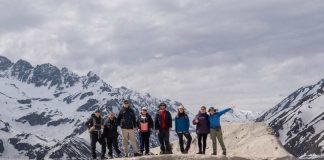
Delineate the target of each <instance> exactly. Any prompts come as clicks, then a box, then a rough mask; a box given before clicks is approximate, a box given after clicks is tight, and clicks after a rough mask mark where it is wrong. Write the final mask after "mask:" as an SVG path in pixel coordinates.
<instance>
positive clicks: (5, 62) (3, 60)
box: [0, 56, 13, 70]
mask: <svg viewBox="0 0 324 160" xmlns="http://www.w3.org/2000/svg"><path fill="white" fill-rule="evenodd" d="M12 65H13V63H12V62H11V61H10V60H9V59H8V58H7V57H4V56H0V70H6V69H8V68H9V67H11V66H12Z"/></svg>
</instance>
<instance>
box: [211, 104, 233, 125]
mask: <svg viewBox="0 0 324 160" xmlns="http://www.w3.org/2000/svg"><path fill="white" fill-rule="evenodd" d="M230 110H231V109H230V108H227V109H224V110H222V111H219V112H215V113H214V114H213V115H209V126H210V128H211V129H215V128H219V127H220V116H222V115H223V114H224V113H226V112H228V111H230Z"/></svg>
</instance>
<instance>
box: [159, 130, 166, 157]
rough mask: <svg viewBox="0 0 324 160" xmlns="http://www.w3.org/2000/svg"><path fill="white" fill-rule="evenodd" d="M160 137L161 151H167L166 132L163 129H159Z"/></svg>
mask: <svg viewBox="0 0 324 160" xmlns="http://www.w3.org/2000/svg"><path fill="white" fill-rule="evenodd" d="M158 137H159V142H160V149H161V152H163V153H164V152H165V145H164V132H163V131H162V129H160V130H159V133H158Z"/></svg>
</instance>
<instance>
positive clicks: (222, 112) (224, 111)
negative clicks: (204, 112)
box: [218, 108, 232, 116]
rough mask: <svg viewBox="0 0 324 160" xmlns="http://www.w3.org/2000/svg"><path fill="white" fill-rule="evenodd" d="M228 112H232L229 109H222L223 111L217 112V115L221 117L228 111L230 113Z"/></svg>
mask: <svg viewBox="0 0 324 160" xmlns="http://www.w3.org/2000/svg"><path fill="white" fill-rule="evenodd" d="M230 110H232V109H231V108H226V109H224V110H221V111H219V112H218V115H220V116H221V115H223V114H225V113H226V112H228V111H230Z"/></svg>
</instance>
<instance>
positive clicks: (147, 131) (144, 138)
mask: <svg viewBox="0 0 324 160" xmlns="http://www.w3.org/2000/svg"><path fill="white" fill-rule="evenodd" d="M137 124H138V131H139V133H140V139H141V149H140V152H141V153H142V154H144V149H145V155H150V135H151V131H152V128H153V125H154V124H153V119H152V117H151V115H149V113H148V110H147V107H143V108H142V111H141V115H140V116H139V117H138V119H137Z"/></svg>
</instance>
